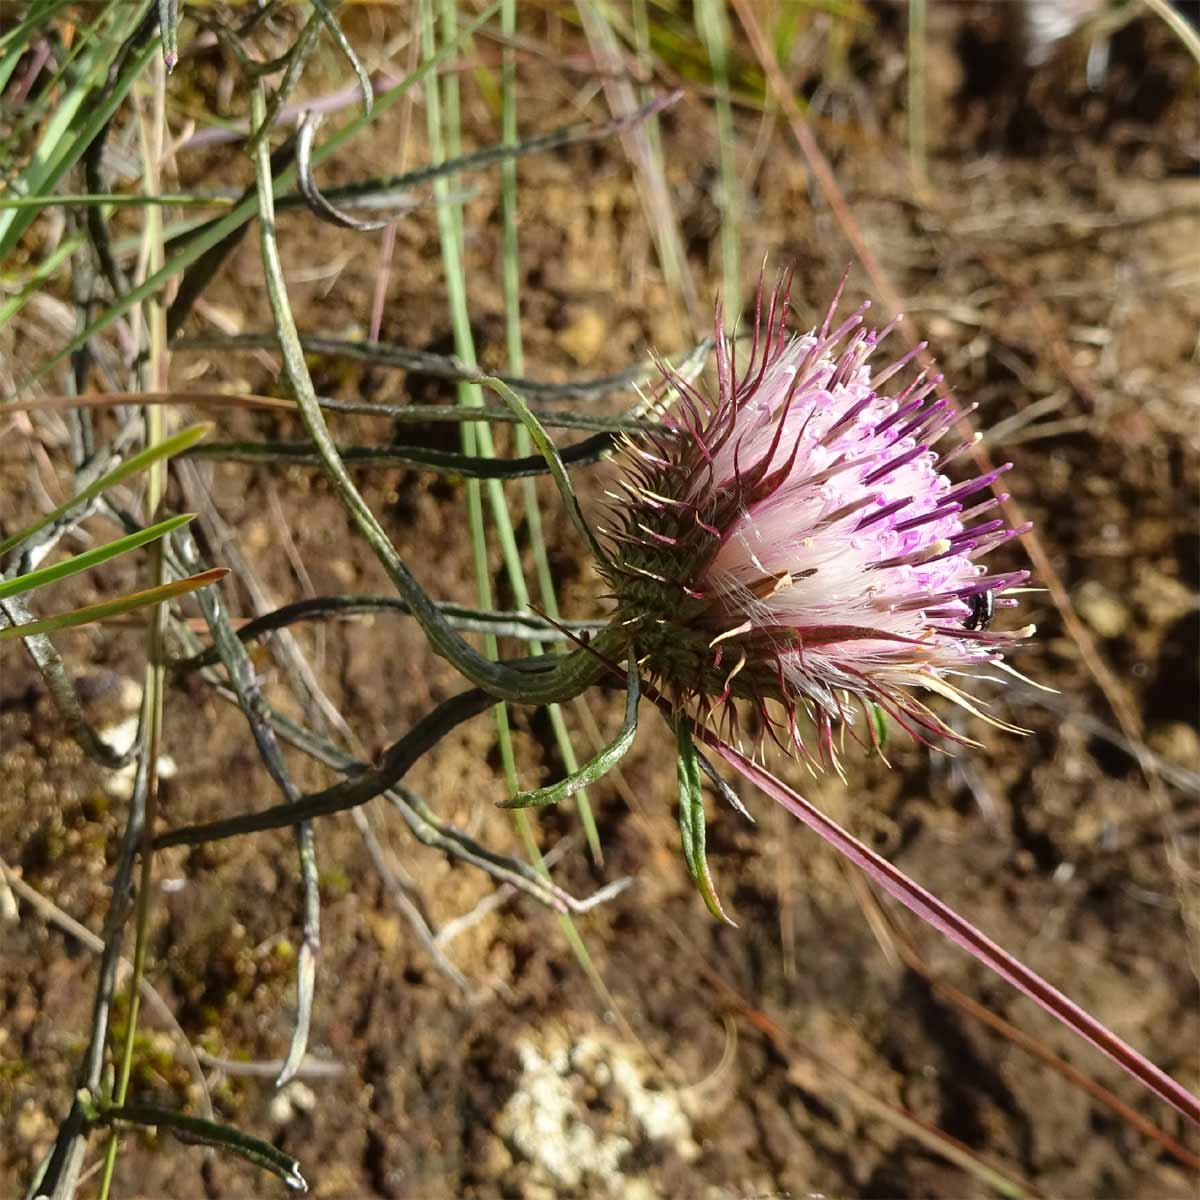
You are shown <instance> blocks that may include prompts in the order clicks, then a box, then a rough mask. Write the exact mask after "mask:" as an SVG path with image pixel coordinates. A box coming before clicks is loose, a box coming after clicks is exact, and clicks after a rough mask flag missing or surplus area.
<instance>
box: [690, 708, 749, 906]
mask: <svg viewBox="0 0 1200 1200" xmlns="http://www.w3.org/2000/svg"><path fill="white" fill-rule="evenodd" d="M675 738H676V748H677V752H678V763H677V766H678V774H679V834H680V837H681V839H682V841H683V859H684V862H685V863H686V864H687V870H688V874H689V875H690V876H691V878H692V882H693V883H694V884H695V885H696V890H697V891H698V892H699V893H700V896H701V898H702V899H703V901H704V903H705V905H707V907H708V911H709V912H710V913H712V915H713V916H714V917H716V918H717V919H718V920H719V921H724V922H725V924H726V925H733V926H734V928H735V929H736V928H737V925H736V922H734V921H732V920H730V919H729V916H728V915H727V914H726V912H725V910H724V908H722V907H721V901H720V900H719V899H718V898H717V893H716V889H715V888H714V887H713V881H712V875H711V874H710V873H709V870H708V860H707V858H706V857H705V853H704V841H705V833H706V826H705V817H704V793H703V791H702V790H701V787H700V761H699V757H698V755H697V753H696V747H695V745H694V744H693V742H692V734H691V727H690V725H689V724H688V721H687V719H686V718H681V719H680V720H679V721H678V722H677V723H676V726H675Z"/></svg>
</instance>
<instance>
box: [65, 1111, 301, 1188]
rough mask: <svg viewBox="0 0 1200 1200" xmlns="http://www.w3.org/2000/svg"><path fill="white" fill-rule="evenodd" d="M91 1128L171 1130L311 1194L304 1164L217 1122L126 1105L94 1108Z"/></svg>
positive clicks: (89, 1117) (185, 1138) (176, 1134)
mask: <svg viewBox="0 0 1200 1200" xmlns="http://www.w3.org/2000/svg"><path fill="white" fill-rule="evenodd" d="M87 1117H88V1122H89V1124H93V1125H111V1124H112V1123H113V1122H114V1121H126V1122H128V1123H129V1124H132V1125H144V1126H148V1127H151V1128H158V1129H169V1130H170V1131H171V1132H172V1133H173V1134H174V1135H175V1136H176V1137H177V1138H179V1140H180V1141H181V1142H191V1143H193V1144H195V1145H198V1146H213V1147H216V1148H217V1149H219V1150H228V1151H230V1152H231V1153H232V1154H236V1155H237V1156H238V1157H239V1158H244V1159H245V1160H246V1161H247V1162H250V1163H253V1164H254V1165H255V1166H256V1167H261V1168H262V1169H263V1170H264V1171H270V1172H271V1174H272V1175H275V1176H277V1177H278V1178H280V1179H282V1180H283V1182H284V1183H286V1184H287V1186H288V1187H290V1188H291V1189H292V1190H293V1191H297V1192H307V1191H308V1184H307V1183H306V1182H305V1179H304V1176H303V1175H301V1174H300V1160H299V1159H296V1158H293V1157H292V1156H291V1155H290V1154H285V1153H284V1152H283V1151H282V1150H280V1149H279V1148H278V1147H277V1146H272V1145H271V1143H270V1142H264V1141H263V1140H262V1139H261V1138H256V1137H252V1136H251V1135H250V1134H248V1133H243V1132H242V1131H241V1130H240V1129H235V1128H234V1127H233V1126H232V1125H222V1124H220V1123H218V1122H216V1121H206V1120H205V1119H204V1118H203V1117H193V1116H190V1115H189V1114H187V1113H181V1112H176V1111H175V1110H174V1109H169V1108H159V1107H158V1106H157V1105H153V1104H125V1105H121V1106H111V1107H109V1106H96V1105H90V1106H89V1110H88V1111H87Z"/></svg>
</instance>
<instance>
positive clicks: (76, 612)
mask: <svg viewBox="0 0 1200 1200" xmlns="http://www.w3.org/2000/svg"><path fill="white" fill-rule="evenodd" d="M228 574H229V568H228V567H213V568H212V569H211V570H208V571H202V572H201V573H200V574H199V575H189V576H188V577H187V578H186V579H177V580H175V581H174V582H173V583H164V584H161V585H160V586H159V587H152V588H146V589H145V590H144V591H141V592H130V593H129V594H128V595H125V596H119V597H118V598H117V599H116V600H104V601H102V602H101V603H99V604H89V605H87V607H85V608H73V609H71V611H70V612H65V613H59V614H58V615H57V616H54V617H46V618H44V619H43V620H41V621H29V622H28V623H26V624H25V625H9V626H8V627H7V628H5V629H0V641H3V640H4V639H5V638H14V637H29V636H30V635H31V634H34V633H54V632H55V631H56V630H59V629H70V628H72V627H73V626H76V625H88V624H90V623H91V622H92V621H103V620H106V619H107V618H108V617H119V616H122V615H123V614H124V613H127V612H133V610H134V609H137V608H146V607H147V606H148V605H151V604H162V603H163V601H164V600H173V599H175V597H177V596H186V595H187V593H188V592H194V591H195V590H196V589H197V588H202V587H208V585H209V584H210V583H216V582H217V581H218V580H219V579H224V578H225V576H226V575H228Z"/></svg>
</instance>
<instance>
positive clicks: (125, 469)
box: [0, 405, 212, 555]
mask: <svg viewBox="0 0 1200 1200" xmlns="http://www.w3.org/2000/svg"><path fill="white" fill-rule="evenodd" d="M2 409H3V405H0V410H2ZM210 429H212V425H210V424H207V423H201V424H199V425H189V426H188V427H187V428H186V429H181V430H180V431H179V432H178V433H177V434H175V435H173V436H172V437H169V438H165V439H164V440H163V441H161V442H156V443H155V444H154V445H153V446H147V447H146V449H145V450H140V451H138V453H137V454H135V455H133V456H132V457H130V458H127V459H126V460H125V461H124V462H123V463H121V465H120V466H118V467H114V468H113V469H112V470H111V471H109V472H108V474H107V475H102V476H101V477H100V478H99V479H97V480H96V481H95V483H92V484H89V485H88V486H87V487H85V488H84V489H83V491H81V492H78V493H77V494H76V495H74V496H72V497H71V498H70V499H69V500H67V501H65V502H64V503H63V504H60V505H59V506H58V507H57V508H56V509H54V511H53V512H49V513H47V514H46V515H45V516H44V517H39V518H38V519H37V520H36V521H34V523H33V524H32V525H30V526H29V528H28V529H22V530H21V531H20V532H19V533H14V534H12V535H11V536H10V537H7V538H5V539H4V540H3V541H2V542H0V555H3V554H7V553H8V552H9V551H10V550H11V549H12V548H13V547H14V546H19V545H20V544H21V543H22V542H25V541H28V540H29V538H31V537H33V535H34V534H35V533H38V532H40V531H41V530H43V529H45V528H46V526H47V525H50V524H52V523H53V522H55V521H57V520H58V518H59V517H61V516H62V515H63V514H64V513H67V512H70V511H71V509H73V508H75V507H77V506H78V505H80V504H86V503H87V502H88V501H89V500H94V499H95V498H96V497H97V496H99V495H100V494H101V492H104V491H107V490H108V489H109V488H110V487H114V486H115V485H116V484H118V483H120V482H121V480H123V479H128V478H129V476H130V475H136V474H137V473H138V472H139V471H144V470H145V469H146V468H147V467H148V466H150V464H151V463H155V462H158V461H159V460H160V459H163V458H169V457H170V456H171V455H172V454H178V453H179V452H180V451H181V450H186V449H187V448H188V447H189V446H194V445H195V444H196V443H197V442H198V441H199V440H200V439H201V438H202V437H204V435H205V434H207V433H208V431H209V430H210Z"/></svg>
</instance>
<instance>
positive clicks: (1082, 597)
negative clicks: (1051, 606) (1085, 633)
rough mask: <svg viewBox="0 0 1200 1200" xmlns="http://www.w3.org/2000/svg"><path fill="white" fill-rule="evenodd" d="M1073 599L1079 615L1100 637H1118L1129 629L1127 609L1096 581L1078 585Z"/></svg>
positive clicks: (1092, 580)
mask: <svg viewBox="0 0 1200 1200" xmlns="http://www.w3.org/2000/svg"><path fill="white" fill-rule="evenodd" d="M1073 599H1074V601H1075V608H1076V610H1077V611H1078V613H1079V615H1080V616H1081V617H1082V618H1083V619H1084V620H1085V621H1086V622H1087V623H1088V624H1089V625H1090V626H1091V627H1092V628H1093V629H1094V630H1095V631H1096V632H1097V633H1098V634H1099V635H1100V636H1101V637H1104V638H1115V637H1120V636H1121V634H1123V633H1124V632H1125V630H1126V629H1128V628H1129V608H1128V607H1127V606H1126V605H1125V604H1124V603H1123V602H1122V601H1121V600H1120V599H1118V597H1117V596H1115V595H1114V594H1113V593H1112V592H1110V591H1109V590H1108V588H1106V587H1105V586H1104V585H1103V584H1102V583H1099V582H1098V581H1097V580H1095V579H1089V580H1088V581H1087V582H1086V583H1083V584H1080V586H1079V587H1078V588H1077V589H1076V590H1075V595H1074V597H1073Z"/></svg>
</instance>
